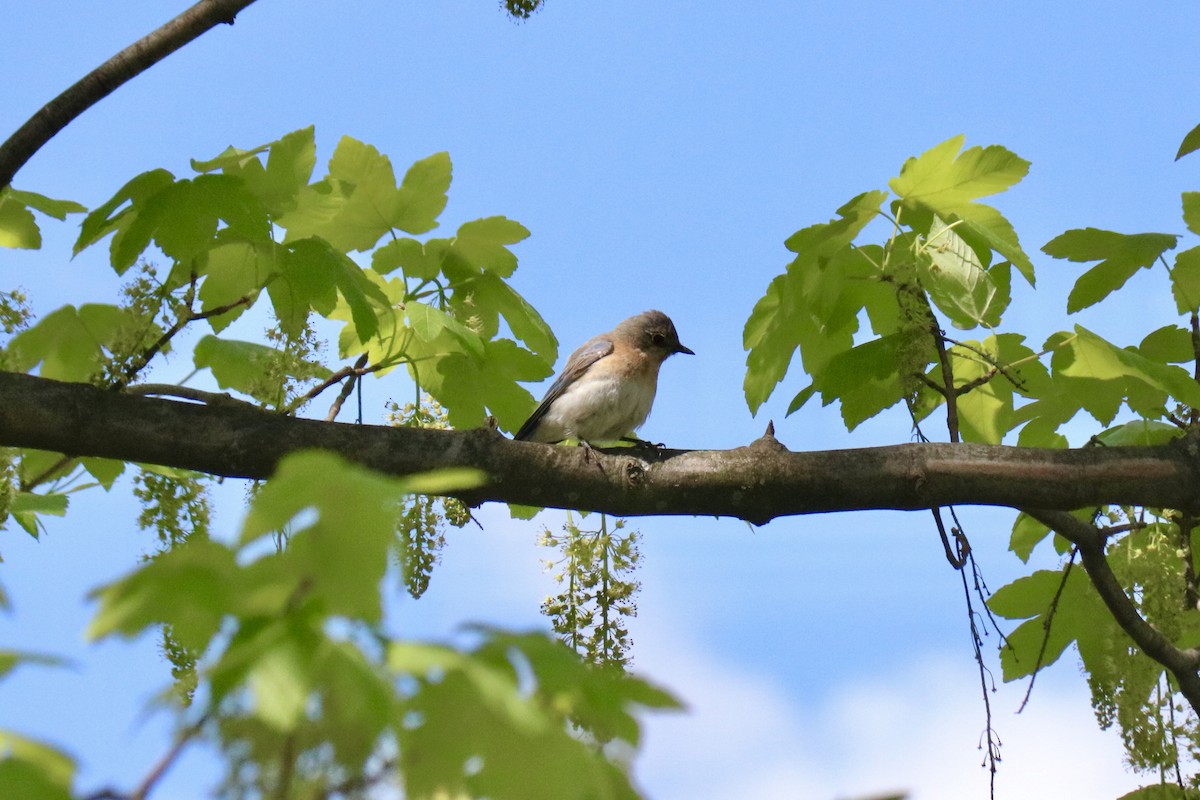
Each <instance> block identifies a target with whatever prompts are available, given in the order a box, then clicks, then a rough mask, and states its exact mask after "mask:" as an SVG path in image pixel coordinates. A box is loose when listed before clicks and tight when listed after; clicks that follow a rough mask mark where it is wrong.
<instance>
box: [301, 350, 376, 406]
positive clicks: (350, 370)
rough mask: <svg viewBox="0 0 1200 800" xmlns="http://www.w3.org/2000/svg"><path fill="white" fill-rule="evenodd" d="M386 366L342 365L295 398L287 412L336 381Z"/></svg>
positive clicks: (365, 373) (366, 373)
mask: <svg viewBox="0 0 1200 800" xmlns="http://www.w3.org/2000/svg"><path fill="white" fill-rule="evenodd" d="M364 358H365V356H364ZM359 360H360V361H361V360H362V358H360V359H359ZM385 366H387V365H386V364H384V363H379V364H372V365H371V366H369V367H362V368H359V367H357V366H354V367H342V368H341V369H339V370H338V371H337V372H335V373H333V374H332V375H330V376H329V377H328V378H326V379H325V380H323V381H321V382H320V383H318V384H317V385H316V386H314V387H313V388H311V389H309V390H308V391H307V392H305V393H304V394H302V395H300V396H299V397H297V398H296V399H295V400H293V401H292V402H291V404H290V405H289V406H288V408H287V413H289V414H290V413H292V412H293V411H295V410H296V409H298V408H300V406H302V405H304V404H305V403H307V402H308V401H309V400H312V399H313V398H314V397H316V396H317V395H319V394H320V393H321V392H323V391H325V390H326V389H328V388H329V387H330V386H333V385H334V384H335V383H338V382H340V381H344V380H345V379H346V378H351V377H359V376H362V375H369V374H371V373H372V372H378V371H379V370H381V369H383V368H384V367H385Z"/></svg>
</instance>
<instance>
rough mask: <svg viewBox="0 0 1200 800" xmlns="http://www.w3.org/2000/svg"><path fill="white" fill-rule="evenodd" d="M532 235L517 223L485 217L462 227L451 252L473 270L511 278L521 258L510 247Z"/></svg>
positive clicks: (502, 218)
mask: <svg viewBox="0 0 1200 800" xmlns="http://www.w3.org/2000/svg"><path fill="white" fill-rule="evenodd" d="M439 211H440V209H439ZM528 236H529V231H528V230H527V229H526V228H525V226H524V225H522V224H521V223H519V222H516V221H515V220H511V219H508V218H507V217H485V218H483V219H477V220H473V221H471V222H464V223H463V224H462V225H461V226H459V229H458V233H457V234H455V236H454V238H453V239H452V240H451V245H450V252H451V253H452V254H453V255H454V256H455V257H457V258H461V259H462V260H463V261H465V262H467V263H468V264H470V265H471V266H473V267H476V268H478V269H481V270H488V271H490V272H493V273H495V274H496V275H499V276H500V277H502V278H507V277H509V276H510V275H512V274H513V272H515V271H516V269H517V257H516V256H515V255H513V254H512V251H510V250H509V249H508V247H506V245H510V244H516V243H517V242H519V241H521V240H522V239H525V238H527V237H528Z"/></svg>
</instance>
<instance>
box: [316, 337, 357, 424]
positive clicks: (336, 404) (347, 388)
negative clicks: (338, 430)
mask: <svg viewBox="0 0 1200 800" xmlns="http://www.w3.org/2000/svg"><path fill="white" fill-rule="evenodd" d="M366 365H367V354H366V353H363V354H362V355H361V356H359V357H358V361H355V362H354V368H353V372H352V374H351V375H350V380H348V381H346V382H345V383H344V384H342V390H341V391H340V392H338V396H337V399H336V400H334V401H333V405H332V406H330V407H329V413H328V414H326V415H325V421H326V422H333V421H334V420H335V419H337V415H338V412H339V411H341V410H342V404H343V403H345V402H346V398H348V397H349V396H350V393H351V392H353V391H354V385H355V384H356V383H360V382H361V381H362V376H363V367H365V366H366ZM359 422H362V420H361V419H360V420H359Z"/></svg>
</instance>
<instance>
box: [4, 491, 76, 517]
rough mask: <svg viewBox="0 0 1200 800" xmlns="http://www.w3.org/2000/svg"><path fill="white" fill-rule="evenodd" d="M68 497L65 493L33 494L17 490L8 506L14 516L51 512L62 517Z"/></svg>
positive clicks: (64, 513)
mask: <svg viewBox="0 0 1200 800" xmlns="http://www.w3.org/2000/svg"><path fill="white" fill-rule="evenodd" d="M67 504H68V498H67V496H66V495H65V494H34V493H33V492H17V493H16V494H14V495H13V497H12V502H11V504H10V505H9V507H8V510H9V512H11V513H12V514H13V515H14V516H19V515H21V514H30V515H33V514H51V515H53V516H55V517H64V516H66V514H67Z"/></svg>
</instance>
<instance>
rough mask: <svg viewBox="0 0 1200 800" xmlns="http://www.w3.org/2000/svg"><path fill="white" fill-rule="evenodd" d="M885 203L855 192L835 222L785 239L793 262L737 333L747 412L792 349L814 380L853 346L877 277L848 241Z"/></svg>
mask: <svg viewBox="0 0 1200 800" xmlns="http://www.w3.org/2000/svg"><path fill="white" fill-rule="evenodd" d="M886 198H887V194H886V193H885V192H881V191H874V192H865V193H863V194H860V195H858V196H856V197H854V198H853V199H851V200H850V201H849V202H848V203H846V204H845V205H843V206H842V207H841V208H839V209H838V211H837V213H838V218H837V219H834V220H831V221H830V222H828V223H823V224H818V225H812V226H809V227H808V228H804V229H803V230H800V231H797V232H796V233H795V234H793V235H792V236H791V237H789V238H788V240H787V242H786V244H787V247H788V249H790V250H792V251H794V252H796V253H797V256H796V258H795V260H793V261H792V263H791V264H790V265H789V266H788V268H787V271H786V272H785V273H784V274H783V275H780V276H777V277H776V278H774V279H773V280H772V281H771V283H770V285H769V286H768V287H767V291H766V294H764V295H763V297H762V298H761V299H760V300H759V301H758V303H757V304H756V305H755V307H754V310H753V311H752V312H751V314H750V318H749V319H748V320H747V321H746V327H745V330H744V332H743V334H742V342H743V346H744V347H745V349H746V350H748V351H749V353H748V354H747V356H746V377H745V380H744V383H743V388H744V391H745V394H746V403H747V404H748V405H749V406H750V411H751V413H757V411H758V409H759V407H760V406H761V405H762V404H763V403H764V402H766V400H767V398H768V397H770V396H771V393H772V392H773V391H774V390H775V387H776V386H777V385H778V384H779V382H780V381H782V380H783V376H784V375H785V374H786V373H787V370H788V367H789V365H790V364H791V361H792V356H793V354H794V353H795V351H796V349H797V348H800V350H801V357H802V359H803V362H804V368H805V370H806V371H808V372H809V374H813V373H815V372H816V371H818V370H819V369H820V367H821V366H823V365H824V364H825V363H826V362H827V361H828V360H829V359H830V358H832V357H833V356H834V355H835V354H837V353H840V352H842V351H844V350H847V349H849V347H850V346H851V344H852V343H853V334H854V332H855V331H856V330H857V329H858V320H857V315H858V312H859V311H860V310H861V309H862V308H864V307H866V306H868V304H869V303H871V302H872V299H873V298H872V296H871V287H872V284H873V283H875V282H877V281H878V276H875V275H872V271H873V267H872V265H871V264H870V262H869V261H868V260H867V259H865V258H864V257H863V256H862V255H861V254H856V252H855V251H854V250H852V249H851V243H852V242H853V241H854V239H855V238H856V237H857V236H858V234H859V233H860V232H861V231H862V229H863V228H864V227H866V225H867V224H868V223H869V222H870V221H871V220H872V219H874V218H875V217H876V216H877V215H878V214H879V210H880V206H881V205H882V204H883V201H884V200H885V199H886Z"/></svg>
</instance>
